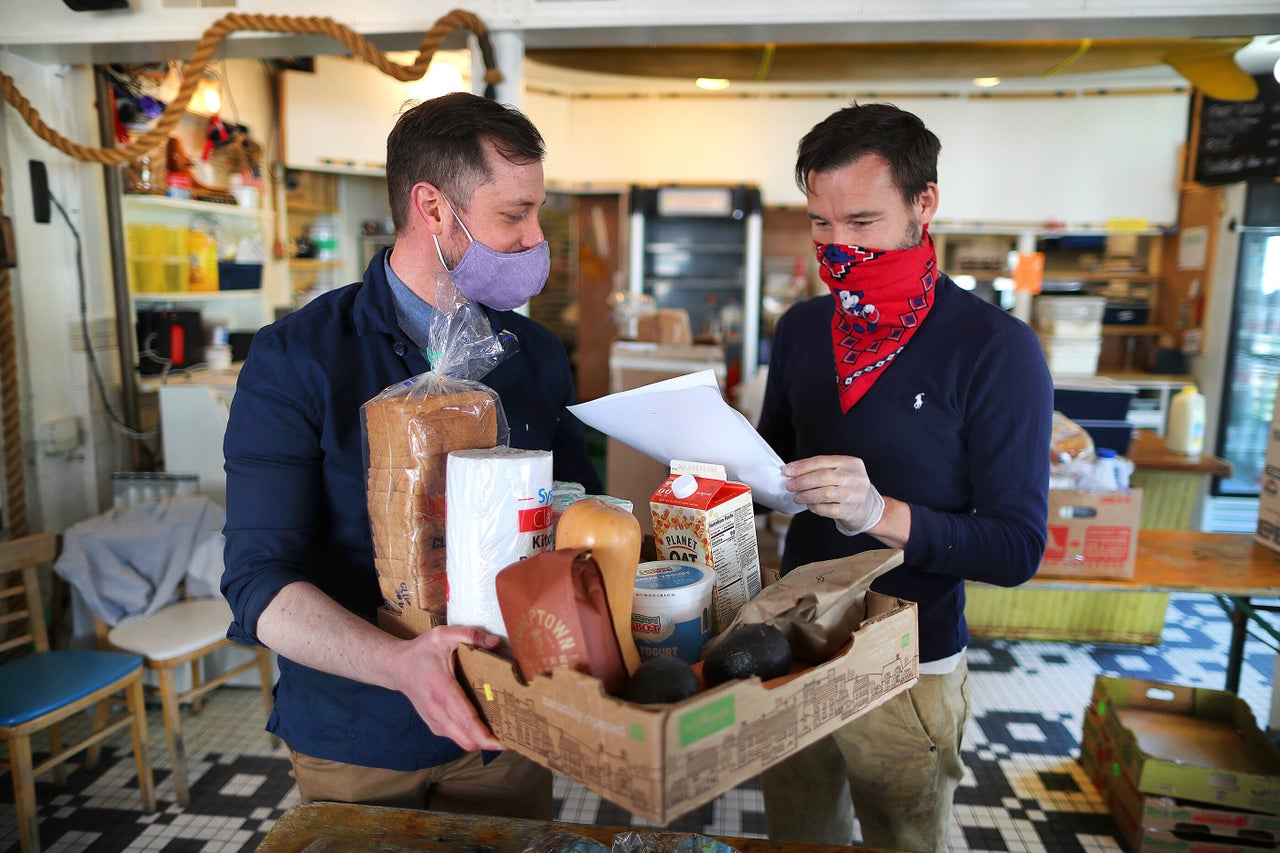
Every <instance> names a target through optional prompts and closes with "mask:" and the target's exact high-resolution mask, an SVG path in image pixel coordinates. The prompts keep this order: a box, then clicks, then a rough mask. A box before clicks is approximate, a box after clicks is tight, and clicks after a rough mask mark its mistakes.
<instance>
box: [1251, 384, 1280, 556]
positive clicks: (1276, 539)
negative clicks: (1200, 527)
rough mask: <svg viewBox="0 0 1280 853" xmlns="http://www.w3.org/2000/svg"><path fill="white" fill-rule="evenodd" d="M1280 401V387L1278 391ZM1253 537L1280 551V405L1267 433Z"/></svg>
mask: <svg viewBox="0 0 1280 853" xmlns="http://www.w3.org/2000/svg"><path fill="white" fill-rule="evenodd" d="M1276 400H1277V401H1280V389H1277V391H1276ZM1253 539H1254V541H1255V542H1257V543H1258V544H1260V545H1266V546H1267V547H1268V548H1270V549H1271V550H1272V551H1280V405H1277V406H1276V407H1275V408H1274V410H1273V411H1272V415H1271V430H1270V432H1268V433H1267V455H1266V462H1265V465H1264V467H1263V470H1262V487H1261V489H1260V490H1259V494H1258V526H1257V528H1256V530H1255V532H1254V534H1253Z"/></svg>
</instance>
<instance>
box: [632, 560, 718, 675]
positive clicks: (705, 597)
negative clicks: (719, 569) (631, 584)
mask: <svg viewBox="0 0 1280 853" xmlns="http://www.w3.org/2000/svg"><path fill="white" fill-rule="evenodd" d="M715 579H716V578H715V573H714V572H713V571H712V570H711V569H709V568H708V567H706V566H700V565H695V564H693V563H682V562H680V561H678V560H658V561H655V562H652V563H641V564H640V565H639V566H637V567H636V587H635V593H634V595H633V597H632V600H631V636H632V638H633V639H634V640H635V643H636V649H637V650H638V651H639V652H640V657H641V658H642V659H646V660H647V659H649V658H654V657H663V656H668V655H669V656H674V657H677V658H679V659H680V660H682V661H684V662H685V663H688V664H695V663H697V662H698V659H699V657H700V656H701V654H702V646H703V645H704V644H705V643H706V642H707V640H709V639H711V595H712V592H713V591H714V589H715Z"/></svg>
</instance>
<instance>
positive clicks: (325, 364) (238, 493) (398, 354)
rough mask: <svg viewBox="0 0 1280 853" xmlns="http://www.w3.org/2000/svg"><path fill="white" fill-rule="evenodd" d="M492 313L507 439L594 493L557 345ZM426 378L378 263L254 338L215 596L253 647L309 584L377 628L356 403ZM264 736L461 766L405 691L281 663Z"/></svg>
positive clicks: (377, 757) (325, 749) (232, 442)
mask: <svg viewBox="0 0 1280 853" xmlns="http://www.w3.org/2000/svg"><path fill="white" fill-rule="evenodd" d="M486 314H487V315H488V317H489V321H490V323H491V325H492V326H493V329H494V330H495V331H499V330H503V329H506V330H509V331H511V332H512V333H514V334H515V336H516V338H517V340H518V341H519V352H518V353H516V354H515V355H512V356H510V357H508V358H507V359H506V360H505V361H503V362H502V363H501V364H500V365H498V367H496V368H495V369H494V370H493V371H492V372H490V373H489V375H488V376H485V377H484V378H483V379H482V381H483V383H484V384H485V385H487V386H489V387H490V388H492V389H493V390H495V391H496V392H497V393H498V396H499V398H500V400H501V402H502V408H503V412H504V414H505V416H506V419H507V424H508V426H509V429H510V444H511V446H513V447H520V448H526V449H537V450H550V451H552V452H553V465H554V475H555V478H556V479H557V480H569V481H574V482H579V483H582V484H583V485H584V486H585V487H586V489H587V491H588V493H593V492H594V493H598V492H600V491H601V485H600V480H599V477H598V476H597V474H596V473H595V470H594V468H593V467H592V466H591V462H590V460H589V458H588V456H587V451H586V446H585V443H584V438H583V431H582V427H581V424H580V423H579V422H578V421H577V419H576V418H574V417H573V415H572V414H570V413H569V412H568V411H567V410H566V408H565V407H566V406H567V405H569V404H571V403H573V402H575V397H574V388H573V376H572V373H571V371H570V368H569V360H568V358H567V356H566V354H565V351H564V347H563V346H562V345H561V344H560V342H559V341H558V340H557V339H556V338H555V336H554V335H552V334H551V332H550V331H549V330H548V329H546V328H545V327H543V326H541V325H539V324H537V323H535V322H533V321H532V320H529V319H528V318H526V317H523V316H521V315H519V314H516V313H514V312H510V311H501V312H499V311H492V310H489V309H486ZM428 369H429V365H428V363H427V359H426V357H425V356H424V355H423V354H422V353H421V352H420V351H419V350H418V349H417V348H416V347H415V346H414V345H413V344H412V343H411V342H410V341H409V338H408V336H406V335H405V334H404V333H403V332H402V331H401V330H400V328H399V327H398V324H397V322H396V315H395V306H394V302H393V300H392V294H391V288H390V285H389V284H388V282H387V279H386V274H385V271H384V267H383V255H382V253H379V254H378V256H377V257H376V258H374V259H373V261H372V262H371V263H370V264H369V267H368V269H367V270H366V271H365V276H364V281H363V282H359V283H356V284H352V285H350V286H348V287H344V288H341V289H339V290H335V291H331V292H329V293H326V294H324V295H322V296H320V297H318V298H317V299H315V300H313V301H312V302H310V303H309V304H307V305H306V306H305V307H304V308H302V309H300V310H298V311H296V312H294V313H292V314H289V315H288V316H286V317H284V318H283V319H281V320H279V321H277V322H275V323H273V324H271V325H269V326H267V327H266V328H264V329H262V330H261V331H260V332H258V334H257V335H256V336H255V337H254V340H253V346H252V347H251V349H250V353H249V356H248V358H247V360H246V361H245V363H244V366H243V369H242V370H241V372H240V378H239V381H238V384H237V387H236V394H235V397H234V400H233V402H232V405H231V415H230V419H229V423H228V425H227V431H226V437H225V440H224V445H223V450H224V454H225V456H226V472H227V522H226V529H225V532H226V537H227V545H226V569H225V572H224V574H223V579H222V590H223V593H224V594H225V595H226V597H227V601H228V602H229V603H230V605H231V610H232V613H233V614H234V616H235V621H234V622H233V624H232V625H231V628H230V630H229V631H228V636H229V637H230V638H231V639H233V640H236V641H238V642H242V643H253V644H256V643H258V642H259V641H258V639H257V636H256V629H257V624H258V617H259V616H260V615H261V613H262V611H263V610H265V609H266V607H267V605H268V604H270V602H271V600H272V599H273V598H274V597H275V595H276V593H278V592H279V591H280V590H281V589H282V588H283V587H285V586H286V585H288V584H290V583H293V582H295V581H308V582H310V583H312V584H315V585H316V586H317V587H319V588H320V589H322V590H323V591H324V592H325V593H327V594H328V595H329V596H331V597H332V598H333V599H334V600H335V601H337V602H338V603H340V604H341V605H342V606H344V607H346V608H347V609H348V610H350V611H352V612H353V613H356V614H357V615H359V616H361V617H362V618H364V619H367V620H369V621H370V622H373V621H375V613H376V610H377V607H378V605H379V604H381V602H382V596H381V593H380V592H379V588H378V581H377V574H376V572H375V569H374V562H373V557H374V554H373V539H372V536H371V533H370V529H369V515H368V511H367V508H366V507H367V504H366V495H365V459H364V448H363V439H362V436H361V419H360V407H361V405H363V404H364V403H365V402H366V401H368V400H370V399H372V398H373V397H375V396H376V395H377V394H378V393H379V392H381V391H382V390H383V389H385V388H387V387H389V386H391V385H393V384H395V383H397V382H400V381H402V380H404V379H406V378H408V377H410V376H415V375H417V374H419V373H424V372H426V371H427V370H428ZM267 729H268V730H269V731H271V732H273V733H274V734H276V735H277V736H279V737H280V738H281V739H282V740H284V742H285V743H287V744H288V745H289V746H290V747H292V748H293V749H295V750H297V751H298V752H301V753H304V754H306V755H311V756H315V757H317V758H326V759H330V760H333V761H341V762H345V763H349V764H359V765H363V766H368V767H382V768H387V769H392V770H415V769H420V768H423V767H431V766H435V765H437V764H441V763H444V762H447V761H451V760H453V759H454V758H456V757H458V756H459V755H461V750H460V749H459V748H458V746H457V745H456V744H454V743H453V742H452V741H450V740H447V739H445V738H441V737H437V736H436V735H434V734H432V732H431V731H430V730H429V729H428V728H427V726H426V724H425V723H423V722H422V719H421V718H420V717H419V716H418V714H417V712H415V711H414V709H413V706H412V705H411V704H410V703H409V701H408V699H406V698H405V697H404V695H403V694H401V693H399V692H397V691H392V690H387V689H385V688H381V687H375V686H372V685H368V684H361V683H358V682H355V681H351V680H349V679H345V678H340V677H338V676H334V675H329V674H326V673H322V672H319V671H317V670H314V669H311V668H309V667H305V666H302V665H300V664H297V663H295V662H293V661H290V660H287V659H285V658H284V657H281V658H280V680H279V683H278V684H277V685H276V700H275V710H274V711H273V712H272V714H271V718H270V720H269V722H268V725H267Z"/></svg>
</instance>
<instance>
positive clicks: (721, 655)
mask: <svg viewBox="0 0 1280 853" xmlns="http://www.w3.org/2000/svg"><path fill="white" fill-rule="evenodd" d="M790 671H791V646H789V645H788V644H787V638H786V636H785V635H784V634H783V633H782V632H781V631H780V630H778V629H777V628H775V627H773V626H772V625H764V624H752V625H742V626H739V627H737V628H734V629H733V630H732V631H730V632H729V633H728V634H725V635H724V637H722V638H721V639H720V640H719V642H717V643H716V645H715V648H713V649H712V650H711V651H710V652H708V653H707V656H706V658H705V659H704V660H703V661H702V677H703V678H705V679H706V680H707V684H709V685H715V684H720V683H722V682H725V681H729V680H731V679H734V678H750V677H751V676H753V675H756V676H759V677H760V679H761V680H763V681H767V680H768V679H770V678H777V677H778V676H779V675H786V674H787V673H788V672H790Z"/></svg>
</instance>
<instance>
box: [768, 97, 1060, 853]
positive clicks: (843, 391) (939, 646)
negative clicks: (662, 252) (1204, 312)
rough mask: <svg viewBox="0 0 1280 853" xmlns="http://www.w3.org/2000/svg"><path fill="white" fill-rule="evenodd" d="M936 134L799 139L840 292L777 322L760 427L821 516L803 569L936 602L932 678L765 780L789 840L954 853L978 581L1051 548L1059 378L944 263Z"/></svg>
mask: <svg viewBox="0 0 1280 853" xmlns="http://www.w3.org/2000/svg"><path fill="white" fill-rule="evenodd" d="M940 149H941V144H940V143H939V141H938V139H937V137H936V136H934V134H933V133H931V132H930V131H929V130H928V129H927V128H926V127H925V126H924V124H923V122H921V121H920V119H919V118H918V117H916V116H915V115H912V114H911V113H908V112H905V111H903V110H900V109H898V108H897V107H894V106H892V105H889V104H866V105H861V106H851V107H847V108H845V109H842V110H839V111H838V112H836V113H834V114H833V115H831V116H829V117H828V118H826V119H825V120H823V121H822V122H820V123H819V124H818V125H816V126H815V127H814V128H813V129H812V130H811V131H810V132H809V133H808V134H807V135H806V136H805V137H804V139H803V140H801V142H800V147H799V153H798V156H797V162H796V182H797V184H798V185H799V186H800V188H801V190H803V191H804V193H805V197H806V200H807V205H808V210H809V219H810V221H811V223H812V233H813V239H814V245H815V249H816V252H817V257H818V270H819V275H820V276H821V278H822V281H823V282H824V283H825V284H826V285H827V287H828V288H829V289H830V291H831V295H830V296H821V297H818V298H815V299H810V300H808V301H805V302H801V303H799V304H797V305H795V306H793V307H792V308H791V309H790V310H789V311H788V312H787V313H786V314H784V315H783V316H782V318H781V319H780V320H779V321H778V325H777V328H776V331H775V335H774V339H773V350H772V355H771V358H770V363H769V374H768V382H767V385H766V389H765V397H764V405H763V407H762V410H761V416H760V425H759V430H760V434H761V435H762V436H764V438H765V439H766V440H767V441H768V442H769V443H770V445H772V446H773V448H774V449H775V450H776V451H777V452H778V454H779V455H780V456H781V457H782V458H783V459H784V460H785V461H786V463H787V464H786V465H785V466H784V467H783V469H782V472H783V474H784V475H785V476H786V477H787V478H788V479H787V488H788V489H789V490H791V491H792V492H794V494H795V497H796V500H797V501H798V502H799V503H801V504H802V505H804V506H805V508H806V511H804V512H800V513H798V514H797V515H796V516H795V517H794V518H793V519H792V520H791V524H790V527H789V530H788V532H787V538H786V543H785V546H784V550H783V556H782V571H783V572H784V573H785V572H787V571H789V570H790V569H792V568H795V567H796V566H802V565H806V564H808V563H813V562H817V561H819V560H828V559H833V558H836V557H841V556H845V555H848V554H854V553H858V552H861V551H867V550H872V549H879V548H899V549H902V551H903V563H902V565H901V566H899V567H898V568H895V569H893V570H891V571H890V572H888V573H886V574H885V575H883V576H882V577H880V578H879V579H877V580H876V582H875V583H874V584H873V585H872V589H875V590H876V591H878V592H882V593H885V594H888V595H893V596H897V597H899V598H904V599H909V600H911V601H914V602H916V604H917V613H918V618H919V638H920V680H919V681H918V682H917V684H916V685H915V686H913V687H912V688H911V689H910V690H909V691H908V692H907V693H904V694H899V695H898V696H895V697H894V698H892V699H890V700H889V701H887V702H885V703H884V704H882V705H880V706H878V707H877V708H875V709H873V710H872V711H870V712H868V713H866V714H864V715H863V716H861V717H858V718H857V719H855V720H853V721H852V722H850V723H849V724H848V725H846V726H845V727H844V728H843V729H840V730H839V731H837V732H836V733H835V734H834V735H833V736H831V737H829V738H825V739H823V740H822V741H819V742H818V743H817V744H815V745H813V746H812V747H810V748H808V749H806V750H804V751H802V752H801V753H799V754H798V755H797V756H794V757H793V758H791V759H788V760H787V761H785V762H783V763H782V764H781V765H778V766H776V767H774V768H772V769H770V770H768V771H766V772H765V773H764V776H763V782H764V800H765V810H766V816H767V821H768V828H769V837H770V838H771V839H774V840H788V841H815V842H821V843H825V844H838V845H848V844H852V843H854V841H855V839H854V837H853V820H854V817H855V815H856V817H857V820H858V823H859V825H860V826H861V829H862V837H861V843H863V844H866V845H869V846H873V847H883V848H890V849H894V850H944V849H945V848H946V837H947V830H948V824H949V823H950V819H951V806H952V798H953V796H954V794H955V790H956V786H957V784H958V783H959V781H960V779H961V777H962V776H963V774H964V765H963V764H962V763H961V760H960V741H961V737H962V735H963V732H964V727H965V721H966V719H967V718H968V713H969V690H968V667H967V665H966V662H965V650H966V648H967V646H968V642H969V629H968V626H967V624H966V623H965V620H964V584H965V581H967V580H973V581H982V582H984V583H991V584H997V585H999V586H1016V585H1018V584H1020V583H1022V582H1023V581H1025V580H1027V579H1028V578H1030V577H1031V576H1032V575H1033V574H1035V571H1036V568H1037V567H1038V566H1039V564H1040V559H1041V557H1042V556H1043V554H1044V547H1045V535H1046V529H1045V528H1046V523H1047V514H1048V481H1049V453H1048V449H1049V431H1050V424H1051V420H1052V410H1053V384H1052V380H1051V379H1050V376H1049V371H1048V369H1047V367H1046V366H1045V361H1044V355H1043V354H1042V352H1041V349H1040V346H1039V343H1038V341H1037V339H1036V336H1035V333H1034V332H1032V330H1031V329H1030V327H1028V326H1027V325H1026V324H1025V323H1023V322H1022V321H1020V320H1018V319H1016V318H1014V317H1012V316H1010V315H1009V314H1006V313H1005V312H1004V311H1002V310H1000V309H999V308H998V307H996V306H995V305H992V304H990V303H988V302H985V301H983V300H981V299H980V298H978V297H977V296H975V295H973V294H971V293H968V292H966V291H964V290H961V289H960V288H959V287H957V286H956V284H955V283H954V282H952V281H951V279H950V278H948V277H947V276H946V275H945V274H943V273H942V272H941V271H940V270H939V269H938V261H937V257H936V255H935V254H934V249H933V240H932V239H931V238H930V237H929V223H930V222H931V221H932V220H933V217H934V215H935V213H936V212H937V210H938V203H939V194H938V177H937V162H938V153H939V151H940Z"/></svg>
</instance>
